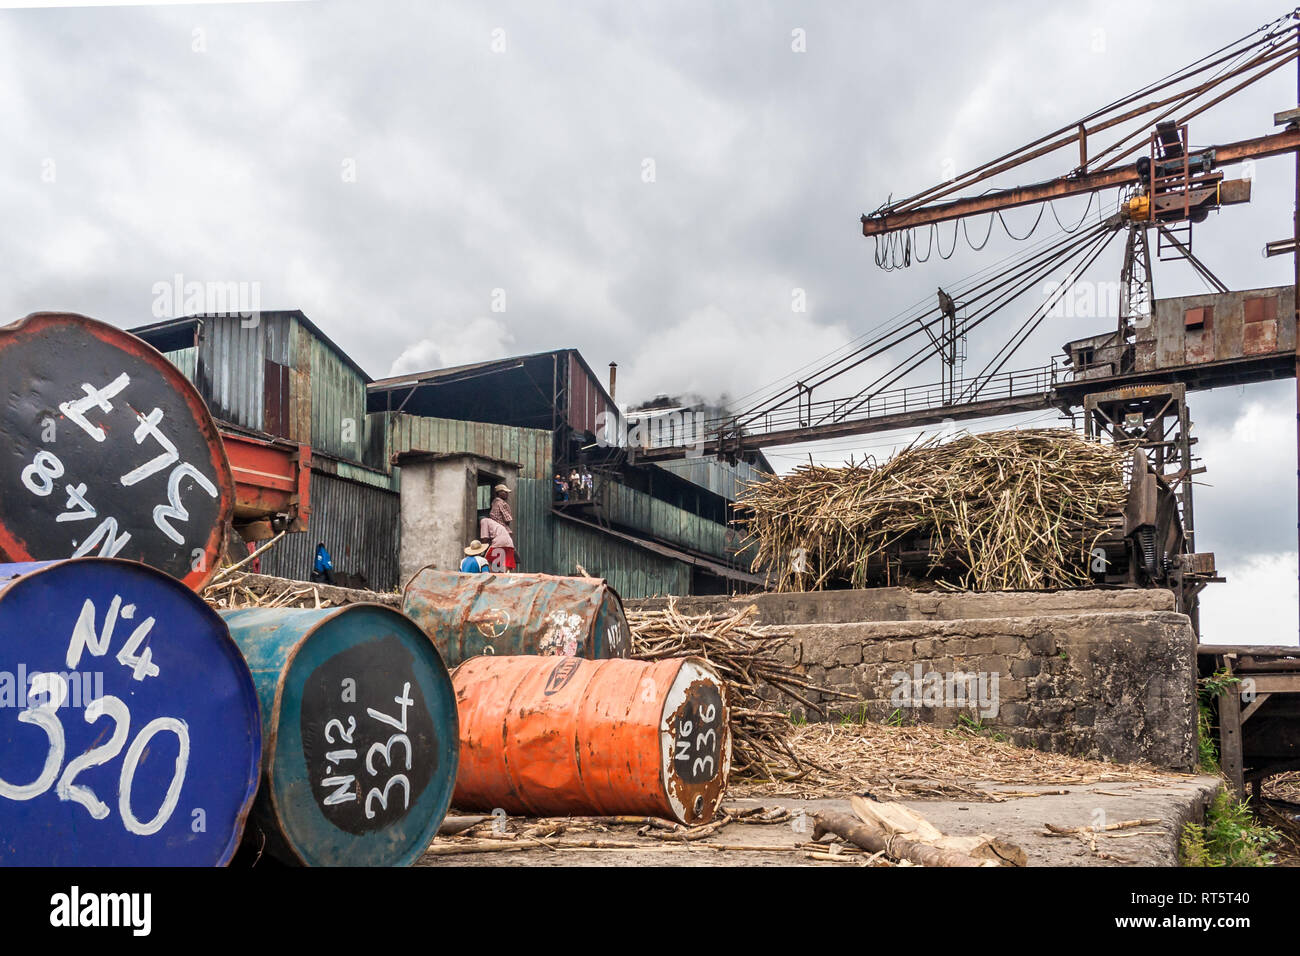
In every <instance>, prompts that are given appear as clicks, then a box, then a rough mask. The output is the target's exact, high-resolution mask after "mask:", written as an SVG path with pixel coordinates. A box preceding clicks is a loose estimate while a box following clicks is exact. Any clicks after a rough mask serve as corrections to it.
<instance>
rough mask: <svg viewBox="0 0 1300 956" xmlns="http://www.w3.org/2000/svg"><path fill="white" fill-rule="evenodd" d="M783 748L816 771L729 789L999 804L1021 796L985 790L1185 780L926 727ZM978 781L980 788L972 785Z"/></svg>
mask: <svg viewBox="0 0 1300 956" xmlns="http://www.w3.org/2000/svg"><path fill="white" fill-rule="evenodd" d="M788 744H789V746H790V749H792V750H793V751H794V752H795V753H796V754H797V755H798V756H799V759H800V760H801V761H803V762H804V763H806V764H808V765H809V766H812V767H814V768H815V769H814V770H813V771H812V772H811V773H809V774H808V775H807V776H806V777H805V778H803V779H801V780H798V781H778V782H777V783H775V784H773V783H762V784H759V783H751V782H741V783H739V784H737V785H735V786H733V787H731V792H732V793H734V794H736V795H737V796H762V795H770V796H797V797H803V798H813V797H835V796H843V795H844V794H845V793H860V792H862V791H863V790H871V791H872V792H876V793H898V794H902V793H906V794H909V795H912V796H917V795H920V796H933V797H951V796H959V797H962V798H964V799H968V800H982V801H994V802H999V801H1001V800H1005V799H1014V798H1017V797H1021V796H1024V795H1025V794H1024V793H1022V792H1014V791H1012V792H1006V791H1003V792H998V791H994V790H989V789H986V786H987V785H988V784H1004V785H1005V784H1011V785H1026V784H1047V785H1054V786H1052V792H1057V793H1059V792H1061V791H1060V787H1061V786H1062V785H1076V786H1077V785H1081V784H1090V783H1104V782H1110V781H1134V782H1138V783H1145V784H1161V783H1163V784H1167V783H1170V782H1172V781H1174V780H1177V779H1184V778H1186V777H1187V776H1188V775H1186V774H1177V773H1173V772H1171V771H1167V770H1159V769H1156V768H1154V767H1146V766H1142V765H1138V764H1114V763H1104V762H1102V761H1099V760H1087V759H1084V758H1082V757H1071V756H1068V755H1066V754H1055V753H1048V752H1046V751H1042V750H1034V749H1031V748H1028V747H1017V746H1015V745H1014V744H1011V743H1007V742H1005V741H1000V740H994V739H993V738H991V737H985V736H982V735H980V734H977V733H974V732H970V731H966V730H957V729H949V730H944V729H942V728H938V727H931V726H925V725H922V726H911V727H906V726H905V727H894V726H889V725H886V724H877V723H871V722H866V723H849V724H836V723H823V724H807V725H804V726H801V727H793V728H792V729H791V732H790V736H789V739H788ZM975 782H979V783H980V784H981V786H980V787H975V786H973V784H974V783H975Z"/></svg>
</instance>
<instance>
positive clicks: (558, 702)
mask: <svg viewBox="0 0 1300 956" xmlns="http://www.w3.org/2000/svg"><path fill="white" fill-rule="evenodd" d="M452 682H453V684H454V686H455V688H456V705H457V711H458V714H459V717H460V769H459V772H458V773H457V775H456V792H455V794H454V796H453V797H452V805H453V806H455V807H456V808H458V809H460V810H477V811H482V812H490V811H493V810H496V809H498V808H500V809H503V810H505V811H506V812H508V813H513V814H527V815H531V816H564V815H582V814H598V815H612V814H645V815H648V816H660V817H666V818H669V819H675V820H678V821H680V822H682V823H689V824H697V823H707V822H708V821H709V820H710V819H711V818H712V817H713V813H714V811H715V810H716V809H717V807H718V804H719V803H721V802H722V797H723V794H724V793H725V791H726V789H727V774H728V771H729V770H730V768H731V734H730V731H729V729H728V728H729V722H728V721H729V716H730V714H729V712H728V710H727V702H726V695H725V692H724V688H723V682H722V680H721V678H720V677H719V676H718V675H717V672H716V671H714V670H713V668H712V667H711V666H710V665H709V664H708V663H707V662H706V661H704V660H702V659H700V658H695V657H685V658H674V659H672V660H664V661H653V662H650V661H633V660H621V659H615V658H611V659H605V660H586V659H584V658H580V657H563V658H560V659H558V660H557V659H556V658H554V657H532V656H528V657H525V656H519V657H509V656H502V657H495V656H484V657H474V658H471V659H469V660H467V661H465V662H464V663H463V664H461V665H460V666H459V667H457V668H456V670H455V672H454V673H453V674H452Z"/></svg>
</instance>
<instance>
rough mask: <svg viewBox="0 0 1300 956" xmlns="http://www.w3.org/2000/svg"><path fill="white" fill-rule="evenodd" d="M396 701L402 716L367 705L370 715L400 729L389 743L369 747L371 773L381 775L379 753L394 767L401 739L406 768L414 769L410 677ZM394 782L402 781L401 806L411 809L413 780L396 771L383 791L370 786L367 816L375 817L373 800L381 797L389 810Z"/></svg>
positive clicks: (383, 806) (367, 767)
mask: <svg viewBox="0 0 1300 956" xmlns="http://www.w3.org/2000/svg"><path fill="white" fill-rule="evenodd" d="M393 703H395V704H396V705H397V706H398V708H399V712H400V714H401V716H400V717H389V716H388V715H387V714H381V713H380V712H379V711H377V710H375V709H374V708H373V707H367V708H366V713H367V714H369V715H370V716H371V717H373V718H374V719H375V720H377V721H379V722H380V723H383V724H387V725H388V726H390V727H392V728H394V729H395V730H397V733H395V734H393V735H392V736H391V737H389V738H388V743H386V744H380V743H376V744H372V745H371V747H370V750H369V751H368V752H367V753H366V771H367V772H368V773H369V774H370V775H371V776H372V777H375V776H378V775H379V773H378V771H377V770H376V769H375V765H374V760H375V755H376V754H381V753H382V754H383V755H384V763H385V764H386V765H387V766H388V768H389V769H390V770H391V769H392V766H393V745H394V744H396V743H401V745H402V748H403V749H404V750H405V751H406V767H405V769H406V770H410V769H411V739H410V738H409V737H408V736H406V711H407V709H408V708H409V707H410V706H411V705H412V704H414V703H415V701H413V700H412V699H411V684H410V682H409V681H408V682H407V683H405V684H403V685H402V693H401V694H399V695H398V696H397V697H394V698H393ZM395 783H400V784H401V785H402V808H403V809H410V806H411V782H410V781H409V780H408V779H407V777H406V774H404V773H399V774H394V775H393V776H391V777H389V778H388V782H387V783H385V784H384V789H383V790H382V791H380V789H379V788H378V787H374V788H372V789H371V790H370V792H369V793H367V794H366V806H365V811H366V819H367V820H373V819H374V817H375V809H374V806H373V801H374V800H376V799H378V801H379V807H380V809H382V810H385V811H387V810H388V791H389V790H391V789H392V787H393V784H395Z"/></svg>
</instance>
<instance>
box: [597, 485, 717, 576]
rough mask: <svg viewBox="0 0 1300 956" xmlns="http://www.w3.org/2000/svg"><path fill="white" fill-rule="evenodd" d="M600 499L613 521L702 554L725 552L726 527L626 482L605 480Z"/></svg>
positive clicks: (607, 514)
mask: <svg viewBox="0 0 1300 956" xmlns="http://www.w3.org/2000/svg"><path fill="white" fill-rule="evenodd" d="M600 503H601V506H602V507H603V508H604V511H605V514H606V516H607V517H608V518H609V520H610V521H612V522H614V523H615V524H621V525H624V526H626V527H628V528H635V529H636V530H638V531H644V532H646V533H648V534H652V535H655V536H656V537H658V538H662V539H663V540H664V541H667V542H669V543H671V544H678V545H682V546H684V547H688V548H692V549H694V550H696V551H700V552H703V553H704V554H711V555H714V556H715V557H719V558H725V557H726V556H727V548H726V534H727V528H726V526H725V525H720V524H718V523H717V522H716V521H710V520H708V519H707V518H701V517H700V516H699V515H697V514H692V513H691V512H689V511H686V510H685V509H683V508H678V507H677V506H676V505H670V504H668V502H666V501H660V500H659V499H658V498H654V497H651V496H650V495H648V494H646V493H645V492H643V491H637V490H636V489H634V488H628V487H627V486H625V485H616V484H606V485H605V486H604V488H603V490H602V492H601V502H600Z"/></svg>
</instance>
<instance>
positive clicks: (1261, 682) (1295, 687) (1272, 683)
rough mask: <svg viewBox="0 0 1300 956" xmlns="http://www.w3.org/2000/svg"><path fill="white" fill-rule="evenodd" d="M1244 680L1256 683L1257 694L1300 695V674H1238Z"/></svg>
mask: <svg viewBox="0 0 1300 956" xmlns="http://www.w3.org/2000/svg"><path fill="white" fill-rule="evenodd" d="M1237 676H1238V677H1240V678H1241V679H1242V680H1250V681H1253V682H1254V685H1255V693H1257V694H1300V673H1295V674H1250V673H1244V674H1243V673H1238V674H1237Z"/></svg>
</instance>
